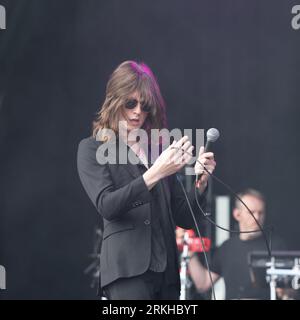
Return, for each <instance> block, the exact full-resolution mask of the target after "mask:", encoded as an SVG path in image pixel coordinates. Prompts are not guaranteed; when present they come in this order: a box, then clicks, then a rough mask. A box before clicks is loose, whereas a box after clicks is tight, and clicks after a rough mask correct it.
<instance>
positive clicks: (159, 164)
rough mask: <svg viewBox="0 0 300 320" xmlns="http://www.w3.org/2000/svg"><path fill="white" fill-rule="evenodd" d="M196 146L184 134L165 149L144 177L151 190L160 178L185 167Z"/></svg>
mask: <svg viewBox="0 0 300 320" xmlns="http://www.w3.org/2000/svg"><path fill="white" fill-rule="evenodd" d="M193 149H194V147H193V146H192V145H191V143H190V141H189V140H188V136H184V137H183V138H181V139H180V140H178V141H177V142H176V141H173V143H172V144H171V145H170V146H169V147H168V148H167V149H166V150H164V151H163V152H162V153H161V155H160V156H159V157H158V158H157V159H156V160H155V162H154V164H153V166H152V167H151V168H150V169H149V170H147V171H146V172H145V173H144V175H143V177H144V180H145V183H146V185H147V187H148V189H149V190H150V189H151V188H152V187H153V186H154V185H155V184H156V183H157V182H158V181H159V180H160V179H163V178H165V177H167V176H170V175H172V174H174V173H176V172H178V171H179V170H180V169H181V168H183V167H184V166H185V165H186V164H187V163H188V162H189V161H190V160H191V158H192V151H193Z"/></svg>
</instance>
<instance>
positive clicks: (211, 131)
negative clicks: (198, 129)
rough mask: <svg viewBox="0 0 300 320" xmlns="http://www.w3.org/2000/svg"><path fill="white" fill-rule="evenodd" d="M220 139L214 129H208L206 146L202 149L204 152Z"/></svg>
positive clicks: (216, 130)
mask: <svg viewBox="0 0 300 320" xmlns="http://www.w3.org/2000/svg"><path fill="white" fill-rule="evenodd" d="M219 137H220V132H219V130H218V129H216V128H210V129H208V130H207V132H206V144H205V147H204V152H209V151H210V149H211V144H212V142H215V141H217V140H218V138H219Z"/></svg>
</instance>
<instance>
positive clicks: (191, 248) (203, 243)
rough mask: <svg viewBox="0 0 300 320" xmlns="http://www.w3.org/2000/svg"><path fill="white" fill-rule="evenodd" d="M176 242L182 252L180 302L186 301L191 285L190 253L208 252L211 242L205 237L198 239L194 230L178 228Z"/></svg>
mask: <svg viewBox="0 0 300 320" xmlns="http://www.w3.org/2000/svg"><path fill="white" fill-rule="evenodd" d="M176 242H177V248H178V250H179V252H180V283H181V291H180V300H186V299H187V291H188V289H189V287H190V285H191V281H190V279H189V276H188V263H189V259H190V255H189V253H197V252H208V251H209V250H210V247H211V240H210V239H209V238H204V237H203V238H202V240H201V238H199V237H196V235H195V232H194V231H193V230H184V229H181V228H176Z"/></svg>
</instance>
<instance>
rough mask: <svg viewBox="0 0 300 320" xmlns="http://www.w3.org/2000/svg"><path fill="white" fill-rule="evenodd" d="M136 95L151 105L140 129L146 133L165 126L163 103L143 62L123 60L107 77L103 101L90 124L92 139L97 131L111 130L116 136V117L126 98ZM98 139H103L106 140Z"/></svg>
mask: <svg viewBox="0 0 300 320" xmlns="http://www.w3.org/2000/svg"><path fill="white" fill-rule="evenodd" d="M134 92H138V93H139V95H140V98H141V100H143V101H144V102H145V103H146V104H149V105H150V106H151V111H150V112H149V114H148V115H147V118H146V120H145V123H144V125H143V129H145V130H146V131H147V133H148V136H149V137H150V135H149V133H150V130H151V129H162V128H165V127H166V125H167V124H166V114H165V102H164V99H163V97H162V95H161V92H160V89H159V86H158V83H157V80H156V78H155V76H154V74H153V73H152V71H151V69H150V68H149V67H148V66H147V65H146V64H145V63H137V62H135V61H125V62H123V63H121V64H120V65H119V66H118V67H117V68H116V69H115V71H114V72H113V73H112V74H111V76H110V78H109V81H108V83H107V86H106V97H105V101H104V103H103V105H102V107H101V108H100V110H99V111H98V112H97V114H96V115H97V117H96V119H95V120H94V122H93V137H96V136H97V137H98V135H97V134H98V132H99V130H101V129H111V130H113V131H114V133H115V134H116V136H117V134H118V121H119V114H120V111H121V108H122V106H123V105H124V103H125V101H126V100H127V99H128V97H129V95H131V94H133V93H134ZM101 136H102V135H101V134H100V140H106V139H107V137H103V136H102V138H101Z"/></svg>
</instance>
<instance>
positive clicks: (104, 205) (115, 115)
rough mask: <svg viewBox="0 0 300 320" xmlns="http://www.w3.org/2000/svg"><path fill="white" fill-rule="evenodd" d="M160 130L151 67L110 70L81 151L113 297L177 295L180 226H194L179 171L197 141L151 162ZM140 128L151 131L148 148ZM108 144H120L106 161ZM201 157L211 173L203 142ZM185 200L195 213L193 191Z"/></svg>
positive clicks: (106, 284) (161, 110) (105, 279)
mask: <svg viewBox="0 0 300 320" xmlns="http://www.w3.org/2000/svg"><path fill="white" fill-rule="evenodd" d="M124 123H125V125H124ZM163 128H166V116H165V103H164V100H163V98H162V95H161V92H160V89H159V86H158V83H157V81H156V79H155V77H154V75H153V73H152V71H151V70H150V68H149V67H148V66H147V65H146V64H144V63H137V62H135V61H125V62H123V63H122V64H121V65H119V66H118V67H117V68H116V69H115V71H114V72H113V73H112V75H111V76H110V79H109V81H108V83H107V87H106V97H105V101H104V103H103V105H102V107H101V109H100V110H99V112H98V114H97V118H96V119H95V121H94V123H93V133H92V136H90V137H88V138H85V139H83V140H82V141H81V142H80V143H79V147H78V155H77V166H78V172H79V177H80V180H81V182H82V185H83V187H84V189H85V191H86V192H87V194H88V196H89V198H90V199H91V201H92V202H93V204H94V206H95V207H96V209H97V211H98V213H99V214H100V218H101V219H102V221H103V241H102V246H101V254H100V279H99V280H100V287H101V288H102V290H103V293H104V295H105V296H106V297H107V298H108V299H110V300H116V299H117V300H122V299H132V300H140V299H143V300H152V299H172V300H176V299H178V298H179V295H180V279H179V270H178V257H177V247H176V239H175V226H176V225H178V226H180V227H182V228H186V229H187V228H188V229H189V228H191V227H193V220H192V216H191V213H190V211H189V208H188V205H187V202H186V199H185V196H184V193H183V190H182V189H181V186H180V184H179V181H178V180H177V177H176V173H177V172H178V171H179V170H180V169H181V168H183V167H184V166H185V165H186V164H187V163H188V162H189V161H190V159H191V153H192V150H193V148H194V147H193V146H192V145H191V143H190V141H189V140H188V137H187V136H184V137H183V138H181V139H180V140H178V141H173V143H172V144H171V145H169V146H168V147H167V148H165V149H164V150H163V151H162V152H160V154H159V155H157V157H156V159H155V161H153V163H152V162H151V161H149V158H150V155H151V150H152V149H151V148H152V146H151V144H152V143H153V141H151V137H150V133H151V130H152V129H159V130H161V129H163ZM140 129H144V130H145V131H146V132H147V133H148V136H147V138H148V142H147V146H145V144H144V143H143V141H142V140H143V139H140V137H139V134H138V132H139V130H140ZM132 133H134V134H132ZM104 144H107V146H108V148H107V150H108V149H109V150H111V147H113V146H115V147H116V148H115V149H114V150H115V158H114V159H110V161H108V162H107V163H105V162H102V161H101V159H103V158H105V156H106V155H105V152H104V151H102V150H104V149H102V148H100V147H101V146H103V145H104ZM122 146H123V149H122V148H121V147H122ZM120 150H125V152H124V154H123V151H122V154H120ZM132 155H134V156H135V157H136V158H137V159H138V162H137V164H132V163H131V162H130V161H127V163H125V164H124V163H123V162H122V163H120V162H121V161H120V156H121V157H123V160H124V156H125V158H126V159H128V158H131V159H132ZM111 160H113V161H111ZM198 160H199V161H200V162H201V163H202V164H203V165H205V167H206V168H207V169H208V171H209V172H213V171H214V169H215V166H216V162H215V160H214V155H213V153H212V152H204V148H203V147H201V149H200V151H199V156H198ZM195 173H196V174H200V175H201V177H200V179H199V181H198V182H197V184H196V185H197V188H198V198H199V199H198V200H199V202H200V203H201V204H202V205H203V204H204V202H205V190H206V187H207V180H208V174H207V173H206V172H205V171H204V172H203V168H202V166H201V165H200V164H199V163H196V165H195ZM188 198H189V199H190V201H191V203H192V205H193V206H194V207H193V208H195V212H196V211H197V210H196V205H195V195H194V191H193V190H192V192H191V193H189V194H188Z"/></svg>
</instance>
